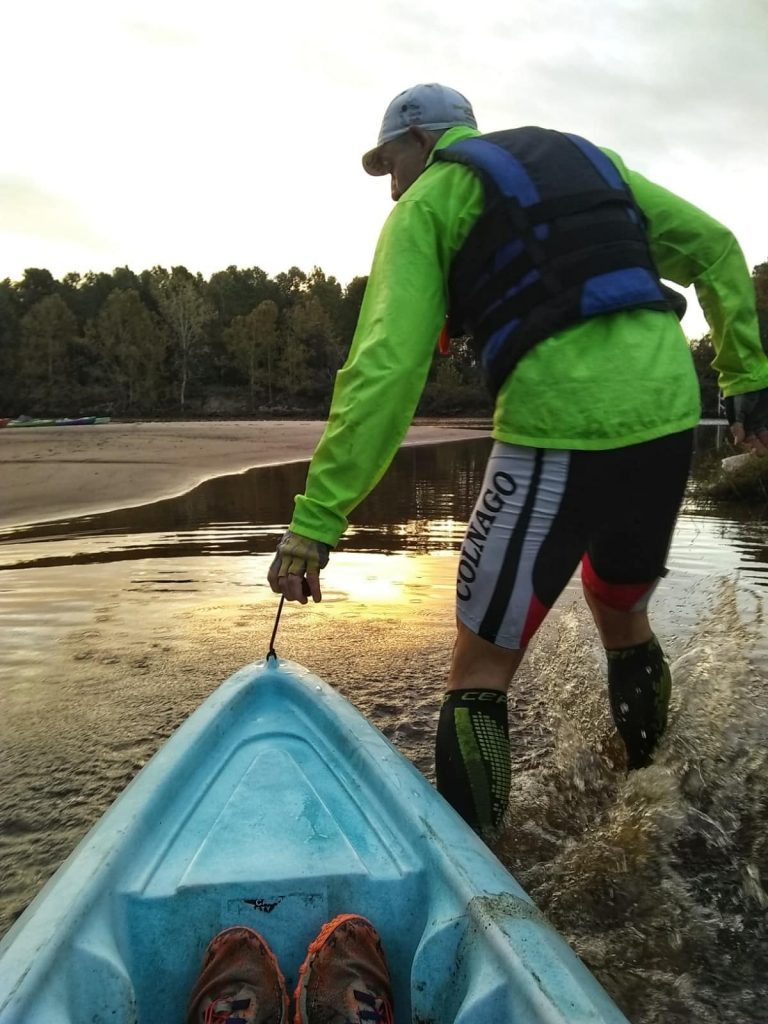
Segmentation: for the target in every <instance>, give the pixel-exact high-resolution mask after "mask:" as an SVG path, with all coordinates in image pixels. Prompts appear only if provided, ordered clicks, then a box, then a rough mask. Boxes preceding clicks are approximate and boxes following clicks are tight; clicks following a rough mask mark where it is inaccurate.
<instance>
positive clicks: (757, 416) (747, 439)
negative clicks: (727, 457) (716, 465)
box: [725, 388, 768, 455]
mask: <svg viewBox="0 0 768 1024" xmlns="http://www.w3.org/2000/svg"><path fill="white" fill-rule="evenodd" d="M725 415H726V416H727V417H728V422H729V423H730V425H731V434H732V435H733V442H734V444H738V445H742V446H743V447H744V448H749V449H751V450H752V451H753V452H755V453H756V454H757V455H768V388H762V389H761V390H760V391H748V392H747V393H746V394H745V395H734V396H733V398H726V400H725Z"/></svg>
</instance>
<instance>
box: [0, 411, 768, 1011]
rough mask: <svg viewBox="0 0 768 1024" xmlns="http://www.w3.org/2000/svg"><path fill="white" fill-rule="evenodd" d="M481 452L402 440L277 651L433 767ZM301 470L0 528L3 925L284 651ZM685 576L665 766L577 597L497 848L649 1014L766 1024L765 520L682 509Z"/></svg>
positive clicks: (549, 664) (559, 625)
mask: <svg viewBox="0 0 768 1024" xmlns="http://www.w3.org/2000/svg"><path fill="white" fill-rule="evenodd" d="M713 433H714V432H713V431H709V435H708V434H707V432H706V431H705V432H703V433H702V435H701V438H702V444H703V445H706V443H707V438H708V436H710V437H711V435H712V434H713ZM488 446H489V444H488V441H487V440H485V439H478V440H477V441H472V442H462V443H453V444H445V445H440V446H435V447H430V448H414V449H407V450H403V451H402V452H401V453H400V455H399V456H398V458H397V460H396V463H395V465H394V466H393V468H392V470H391V471H390V473H389V474H388V475H387V477H386V478H385V480H384V482H383V483H382V485H380V487H379V488H378V489H377V491H376V492H374V494H373V495H372V496H371V497H370V498H369V499H368V500H367V501H366V502H365V503H364V505H362V506H361V507H360V509H359V510H358V512H357V513H356V515H355V517H354V518H355V525H354V528H353V529H352V531H351V532H350V535H349V537H348V539H347V540H346V541H345V543H344V546H343V549H342V550H340V551H339V552H337V553H335V554H334V555H332V558H331V564H330V565H329V567H328V570H327V572H326V573H325V574H324V586H325V591H324V600H323V603H322V604H321V605H319V606H308V607H306V608H299V607H296V606H290V607H288V608H286V610H285V612H284V615H283V619H282V622H281V626H280V631H279V633H278V638H277V644H276V646H277V650H278V652H279V654H280V655H281V656H283V657H286V658H292V659H295V660H297V661H300V662H302V663H303V664H305V665H307V666H308V667H310V668H311V669H312V670H313V671H315V672H317V673H318V674H319V675H321V676H323V677H324V678H326V679H327V680H328V681H329V682H331V683H333V684H335V685H336V686H338V687H339V689H340V690H341V691H342V692H344V693H345V694H346V695H347V696H348V697H350V699H352V700H353V701H354V702H355V703H356V704H357V705H358V707H360V708H361V710H363V711H364V712H365V713H366V714H368V715H369V717H370V718H371V719H372V720H373V721H374V722H375V723H376V724H377V725H378V726H379V727H380V728H382V729H383V731H384V732H385V733H386V734H387V735H388V736H389V737H390V739H392V740H393V741H394V742H395V743H396V744H397V745H398V746H399V747H400V749H401V750H402V751H403V752H404V753H406V754H407V755H408V756H409V757H410V758H411V759H412V760H413V761H414V762H415V763H416V764H417V766H418V767H419V768H420V769H421V770H422V771H424V772H425V774H427V775H428V776H431V773H432V741H433V731H434V725H435V721H436V716H437V710H438V702H439V697H440V693H441V683H442V679H443V677H444V674H445V671H446V669H447V664H448V656H449V650H450V644H451V641H452V636H453V591H454V571H455V564H456V552H457V550H458V548H459V546H460V543H461V539H462V536H463V530H464V523H465V521H466V517H467V515H468V514H469V511H470V510H471V507H472V504H473V501H474V496H475V493H476V490H477V488H478V487H479V484H480V480H481V478H482V471H483V467H484V462H485V456H486V454H487V451H488ZM304 472H305V467H303V466H286V467H282V468H274V467H272V468H267V469H262V470H253V471H251V472H249V473H246V474H242V475H238V476H235V477H227V478H222V479H219V480H217V481H209V482H208V483H206V484H203V485H201V486H200V487H198V488H196V489H195V490H194V491H192V492H190V493H189V494H188V495H185V496H183V497H181V498H176V499H169V500H168V501H163V502H157V503H154V504H152V505H147V506H142V507H140V508H137V509H132V510H123V511H120V512H114V513H108V514H106V515H100V516H92V517H84V518H82V519H78V520H71V521H68V522H61V523H55V524H48V525H44V526H40V527H35V528H30V529H22V530H17V531H4V532H2V533H0V613H2V618H3V621H4V624H5V629H4V630H3V633H2V635H0V671H2V677H3V683H2V687H0V723H1V724H0V739H1V741H2V749H3V753H4V758H3V766H2V769H0V772H1V773H2V774H0V876H2V878H3V892H2V897H1V898H0V930H5V928H7V926H8V924H9V923H10V921H11V920H12V918H13V917H14V916H15V915H16V914H17V913H18V912H19V911H20V910H21V909H23V907H24V906H25V905H26V903H27V902H28V901H29V899H30V898H31V897H32V896H33V895H34V894H35V892H36V891H37V889H38V888H39V887H40V885H41V884H42V882H43V881H44V880H45V879H46V878H47V877H48V876H49V875H50V873H51V872H52V871H53V870H54V869H55V868H56V867H57V866H58V864H59V863H60V862H61V860H62V859H63V857H64V856H66V854H67V853H68V852H69V851H70V850H71V849H72V847H73V846H74V845H75V843H76V842H77V840H78V839H79V838H80V837H81V836H82V835H83V833H84V832H85V831H86V830H87V828H88V827H89V826H90V825H91V824H92V823H93V822H94V820H95V819H96V818H97V817H98V816H99V814H100V813H101V812H102V811H103V810H104V809H105V808H106V806H107V805H108V804H109V803H110V801H111V800H112V799H113V798H114V797H115V796H116V795H117V793H119V792H120V790H121V789H122V788H123V786H124V785H125V783H126V782H127V781H128V779H129V778H130V777H131V776H132V775H133V774H134V773H135V771H136V770H138V768H139V767H140V766H141V765H142V764H143V763H144V762H145V761H146V759H147V758H148V757H150V756H151V755H152V753H153V752H154V751H155V750H156V749H157V747H158V745H159V744H160V743H161V741H162V740H163V739H164V738H165V737H166V736H167V735H168V734H169V733H170V732H171V731H172V730H173V729H174V728H175V727H176V726H177V725H178V724H179V723H180V722H181V721H182V720H183V719H184V718H185V717H186V716H187V715H188V714H189V713H190V712H191V711H192V710H193V709H194V708H195V707H196V706H197V705H198V704H199V703H200V701H201V700H202V699H203V698H204V697H205V696H206V695H207V694H208V693H209V692H210V691H211V690H212V689H213V688H214V687H215V686H216V685H218V683H219V682H220V681H221V680H222V679H223V678H224V677H225V676H227V675H228V674H230V673H231V672H232V671H234V670H235V669H236V668H238V667H240V666H241V665H242V664H244V663H246V662H248V661H251V660H255V659H257V658H261V657H263V655H264V654H265V653H266V650H267V646H268V641H269V636H270V633H271V629H272V623H273V619H274V613H275V607H276V605H275V598H274V595H272V594H271V592H270V591H269V589H268V587H267V586H266V583H265V574H266V569H267V565H268V563H269V561H270V552H271V551H272V550H273V549H274V546H275V543H276V541H277V539H278V537H279V536H280V535H281V533H282V531H283V529H284V528H285V518H286V516H287V515H288V513H289V511H290V508H291V503H292V497H293V495H294V494H295V493H296V492H297V491H299V490H301V488H302V484H303V477H304ZM669 565H670V574H669V576H668V577H667V579H666V580H665V581H664V583H663V584H662V586H661V588H660V590H659V592H658V595H657V597H656V598H655V601H654V614H655V622H656V626H657V631H658V633H659V635H660V637H661V638H662V640H663V642H664V644H665V646H666V648H667V651H668V654H669V656H670V658H671V660H672V663H673V671H674V677H675V690H674V698H673V706H672V719H671V727H670V730H669V733H668V735H667V737H666V739H665V742H664V745H663V749H662V751H661V754H660V756H659V758H658V759H657V763H656V764H655V765H654V766H653V767H651V768H649V769H646V770H644V771H642V772H639V773H635V774H634V775H633V776H632V777H630V778H627V777H626V776H625V774H624V772H623V771H622V768H621V757H620V752H619V750H618V748H617V745H616V742H615V737H614V733H613V729H612V725H611V720H610V714H609V709H608V705H607V700H606V698H605V694H604V673H603V656H602V651H601V649H600V646H599V643H598V641H597V639H596V637H595V634H594V629H593V627H592V626H591V623H590V621H589V619H588V617H587V616H586V615H585V613H584V609H583V605H582V603H581V601H580V597H579V590H578V586H577V585H576V583H572V584H571V585H570V586H569V587H568V589H567V591H566V593H565V594H564V595H563V597H562V598H561V600H560V602H559V603H558V606H557V609H556V611H555V613H553V614H552V615H551V616H550V618H549V619H548V621H547V622H546V623H545V625H544V627H543V628H542V630H541V632H540V635H539V637H538V638H537V641H536V643H535V644H534V645H533V646H532V650H531V652H530V654H529V656H528V658H527V659H526V662H525V664H524V666H523V668H522V670H521V672H520V675H519V677H518V679H517V680H516V682H515V686H514V688H513V696H512V699H511V705H512V733H513V758H514V767H515V775H514V785H513V794H512V800H511V805H510V813H509V819H508V826H507V828H506V831H505V833H504V835H503V837H502V839H501V841H500V843H499V848H498V852H499V854H500V856H501V857H502V859H503V860H504V861H505V862H506V863H507V864H508V865H509V866H510V868H511V869H512V870H513V871H514V873H515V874H516V875H517V877H518V878H519V879H520V881H521V883H522V884H523V885H524V886H525V887H526V888H527V889H528V891H529V892H530V893H531V895H532V896H533V897H534V899H535V900H536V901H537V902H538V904H539V906H540V907H541V909H542V910H543V911H544V912H545V913H546V914H547V915H548V916H549V917H550V919H551V920H552V921H553V923H554V924H555V925H556V927H558V928H559V929H560V930H561V931H562V932H563V933H564V934H565V935H566V937H567V938H568V939H569V940H570V941H571V942H572V943H573V945H574V946H575V948H576V950H577V951H578V952H579V954H580V955H581V956H582V957H583V958H584V959H585V961H586V962H587V963H588V965H589V966H590V967H591V968H592V969H593V970H594V971H595V973H596V974H597V976H598V977H599V978H600V980H601V981H602V982H603V983H604V984H605V985H606V987H607V988H608V990H609V991H610V992H611V994H612V995H613V997H614V998H615V999H616V1000H617V1002H618V1003H619V1005H620V1006H621V1007H622V1009H623V1010H624V1011H625V1013H627V1015H628V1016H629V1017H630V1019H631V1020H632V1021H633V1022H636V1024H641V1022H642V1024H646V1022H648V1024H650V1022H661V1021H664V1022H677V1021H680V1022H682V1021H690V1020H694V1019H695V1020H697V1021H700V1022H710V1021H711V1022H733V1024H736V1022H739V1024H746V1022H752V1021H761V1020H765V1019H766V1013H765V1011H764V1009H763V1002H764V999H765V997H766V982H765V978H766V976H768V924H767V922H766V912H767V911H768V892H766V889H768V743H767V742H766V741H768V694H766V688H765V684H766V679H767V678H768V648H767V647H766V630H765V625H764V618H763V614H764V613H763V606H764V600H765V598H766V596H768V590H767V589H766V588H768V520H766V518H765V517H764V516H762V514H761V513H760V511H759V510H754V509H753V510H748V511H744V510H734V509H732V508H724V507H722V506H721V507H719V508H705V507H700V506H696V505H695V504H694V503H693V502H689V503H688V505H687V506H686V509H685V511H684V513H683V515H682V516H681V519H680V522H679V525H678V529H677V532H676V535H675V540H674V544H673V547H672V551H671V553H670V559H669Z"/></svg>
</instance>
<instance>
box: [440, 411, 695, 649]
mask: <svg viewBox="0 0 768 1024" xmlns="http://www.w3.org/2000/svg"><path fill="white" fill-rule="evenodd" d="M692 446H693V431H692V430H686V431H683V432H682V433H678V434H670V435H668V436H666V437H661V438H658V439H656V440H654V441H646V442H644V443H643V444H636V445H631V446H629V447H626V448H614V449H610V450H608V451H561V450H557V449H548V448H527V447H521V446H519V445H510V444H503V443H502V442H496V443H495V445H494V447H493V450H492V452H491V456H490V458H489V460H488V466H487V468H486V471H485V479H484V481H483V486H482V490H481V492H480V495H479V497H478V499H477V503H476V505H475V508H474V511H473V513H472V517H471V519H470V521H469V526H468V528H467V534H466V537H465V539H464V544H463V547H462V549H461V557H460V559H459V567H458V580H457V587H456V608H457V615H458V618H459V619H460V621H461V622H463V623H464V625H465V626H467V627H468V628H469V629H471V630H472V632H473V633H476V634H477V635H478V636H481V637H483V638H484V639H486V640H489V641H491V643H494V644H497V645H498V646H499V647H506V648H510V649H514V650H517V649H520V648H523V647H525V646H526V644H527V643H528V641H529V640H530V639H531V637H532V636H533V634H534V633H535V632H536V629H537V628H538V627H539V626H540V625H541V623H542V621H543V620H544V617H545V616H546V614H547V612H548V611H549V609H550V608H551V607H552V605H553V604H554V603H555V600H556V599H557V597H558V596H559V595H560V593H561V592H562V590H563V588H564V587H565V585H566V584H567V583H568V581H569V580H570V578H571V577H572V575H573V574H574V572H575V571H576V568H577V567H578V564H579V562H580V561H581V563H582V569H581V580H582V584H583V586H584V587H585V588H586V589H587V590H589V591H590V592H591V593H592V594H594V596H595V597H597V598H598V599H599V600H600V601H601V602H603V603H604V604H606V605H608V606H609V607H611V608H616V609H618V610H623V611H635V610H642V609H643V608H645V606H646V605H647V603H648V600H649V598H650V596H651V593H652V592H653V588H654V587H655V585H656V583H657V582H658V580H659V578H660V577H661V576H664V575H665V573H666V568H665V561H666V558H667V553H668V551H669V545H670V542H671V539H672V532H673V530H674V526H675V520H676V518H677V513H678V510H679V508H680V503H681V501H682V498H683V492H684V490H685V484H686V480H687V477H688V470H689V467H690V461H691V452H692Z"/></svg>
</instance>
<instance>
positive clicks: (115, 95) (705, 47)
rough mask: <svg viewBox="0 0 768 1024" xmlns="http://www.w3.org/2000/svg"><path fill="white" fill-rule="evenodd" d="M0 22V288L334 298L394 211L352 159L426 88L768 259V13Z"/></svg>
mask: <svg viewBox="0 0 768 1024" xmlns="http://www.w3.org/2000/svg"><path fill="white" fill-rule="evenodd" d="M2 22H3V24H2V38H3V47H2V50H3V57H2V63H1V64H0V95H2V96H3V139H4V145H3V158H2V161H1V162H0V278H3V277H10V278H12V279H18V278H19V277H20V276H21V274H22V272H23V270H24V268H25V267H29V266H37V267H47V268H48V269H49V270H51V271H52V272H53V273H54V274H55V275H56V276H58V277H60V276H62V275H63V274H65V273H66V272H68V271H71V270H76V271H80V272H85V271H88V270H106V271H109V270H112V269H113V268H114V267H116V266H123V265H127V266H129V267H131V268H132V269H133V270H136V271H140V270H143V269H145V268H148V267H151V266H154V265H156V264H161V265H164V266H172V265H176V264H184V265H185V266H186V267H188V268H189V269H190V270H192V271H200V272H201V273H202V274H203V275H205V276H206V277H207V276H209V275H210V274H211V273H213V272H214V271H216V270H221V269H224V268H225V267H227V266H229V265H230V264H235V265H238V266H241V267H248V266H259V267H261V268H262V269H264V270H265V271H266V272H267V273H268V274H270V275H274V274H276V273H279V272H280V271H282V270H287V269H288V268H289V267H290V266H292V265H296V266H299V267H301V268H302V269H304V270H307V271H309V270H310V269H311V268H312V267H313V266H314V265H319V266H321V267H322V268H323V270H324V271H325V272H326V273H327V274H329V275H334V276H335V277H337V278H338V279H339V280H340V281H341V282H342V283H343V284H346V283H348V282H349V281H350V280H351V279H352V277H354V276H355V275H357V274H366V273H367V272H368V270H369V267H370V261H371V256H372V253H373V248H374V245H375V242H376V237H377V235H378V231H379V228H380V226H381V224H382V223H383V221H384V218H385V217H386V215H387V213H388V211H389V209H390V205H391V201H390V199H389V187H388V182H387V179H377V178H370V177H368V176H367V175H366V174H365V173H364V172H363V170H362V168H361V165H360V157H361V155H362V153H363V152H364V151H365V150H366V149H368V148H370V147H371V146H372V145H373V144H374V143H375V141H376V136H377V133H378V128H379V124H380V121H381V117H382V115H383V112H384V109H385V107H386V105H387V104H388V102H389V101H390V100H391V99H392V97H393V96H394V95H395V94H396V93H398V92H400V91H401V90H402V89H404V88H406V87H408V86H410V85H413V84H415V83H417V82H429V81H439V82H444V83H445V84H448V85H451V86H453V87H454V88H457V89H459V90H460V91H461V92H463V93H464V94H465V95H466V96H467V97H468V98H469V99H470V101H471V102H472V104H473V106H474V109H475V114H476V116H477V118H478V122H479V126H480V128H481V130H483V131H494V130H498V129H501V128H509V127H514V126H516V125H525V124H540V125H543V126H545V127H552V128H560V129H563V130H567V131H573V132H577V133H579V134H582V135H585V136H587V137H588V138H590V139H592V140H593V141H594V142H597V143H598V144H601V145H606V146H609V147H610V148H612V149H615V150H617V151H618V152H619V153H620V154H621V155H622V157H623V158H624V160H625V161H626V162H627V164H628V165H629V166H632V167H634V168H635V169H636V170H639V171H641V172H642V173H644V174H645V175H646V176H648V177H650V178H652V179H654V180H656V181H658V182H659V183H661V184H663V185H665V186H666V187H667V188H670V189H672V190H673V191H676V192H680V193H682V194H683V195H684V196H685V197H686V198H688V199H689V200H691V201H692V202H694V203H696V204H697V205H699V206H701V207H703V208H704V209H706V210H707V211H708V212H709V213H711V214H712V215H714V216H715V217H717V218H718V219H720V220H722V221H723V222H724V223H725V224H727V225H728V226H729V227H730V228H731V229H732V230H733V231H734V233H735V234H736V236H737V238H738V239H739V241H740V242H741V244H742V247H743V249H744V252H745V255H746V258H747V262H748V264H749V266H750V268H751V267H752V266H754V265H755V264H756V263H760V262H763V261H764V260H765V259H767V258H768V214H767V213H766V211H768V200H767V199H766V172H767V171H768V2H766V0H729V2H728V3H724V2H723V0H599V2H598V0H538V2H532V0H525V2H521V0H503V2H502V0H498V2H488V0H475V2H473V3H467V2H466V0H461V2H456V0H410V2H406V0H369V2H367V0H324V2H323V3H318V2H317V0H285V2H281V0H269V2H264V0H217V2H215V3H212V2H211V0H206V2H205V3H201V2H198V0H183V2H182V0H121V2H119V3H118V2H115V0H93V2H92V0H69V2H68V3H61V2H60V0H38V2H29V3H20V2H15V3H13V4H11V3H8V4H7V5H4V10H3V18H2ZM703 326H704V321H703V319H702V318H701V316H700V314H699V312H698V310H697V309H696V310H694V311H693V312H692V313H689V314H688V316H687V317H686V322H685V327H686V329H687V331H688V333H689V335H691V336H696V335H697V334H698V333H702V330H703ZM699 327H701V328H702V330H699Z"/></svg>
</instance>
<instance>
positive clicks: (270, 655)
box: [267, 594, 285, 661]
mask: <svg viewBox="0 0 768 1024" xmlns="http://www.w3.org/2000/svg"><path fill="white" fill-rule="evenodd" d="M284 604H285V594H282V595H281V597H280V604H279V605H278V606H277V615H276V616H275V626H274V629H273V630H272V637H271V639H270V641H269V650H268V651H267V661H269V659H270V658H274V659H275V661H277V651H276V650H275V637H276V636H277V627H278V626H279V625H280V613H281V612H282V610H283V605H284Z"/></svg>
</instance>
